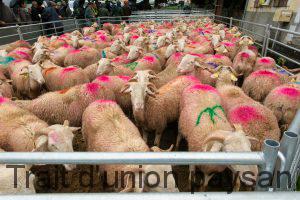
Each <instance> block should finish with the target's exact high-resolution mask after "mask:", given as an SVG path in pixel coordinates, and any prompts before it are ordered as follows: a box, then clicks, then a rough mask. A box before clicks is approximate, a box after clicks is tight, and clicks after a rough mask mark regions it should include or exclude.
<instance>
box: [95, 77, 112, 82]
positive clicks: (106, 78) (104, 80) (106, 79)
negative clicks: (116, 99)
mask: <svg viewBox="0 0 300 200" xmlns="http://www.w3.org/2000/svg"><path fill="white" fill-rule="evenodd" d="M97 80H98V81H101V82H108V81H110V78H109V76H98V77H97Z"/></svg>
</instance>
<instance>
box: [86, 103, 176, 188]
mask: <svg viewBox="0 0 300 200" xmlns="http://www.w3.org/2000/svg"><path fill="white" fill-rule="evenodd" d="M82 133H83V135H84V138H85V141H86V143H87V150H88V151H96V152H149V151H150V149H149V147H148V146H147V145H146V143H145V142H144V141H143V139H142V138H141V136H140V133H139V130H138V129H137V127H136V126H135V125H134V124H133V123H132V122H131V121H130V120H129V119H128V118H127V117H126V115H125V114H124V113H123V111H122V109H121V108H120V107H119V105H118V104H117V103H116V102H114V101H105V100H98V101H95V102H93V103H92V104H90V105H89V106H88V107H87V108H86V110H85V111H84V113H83V117H82ZM112 133H113V134H112ZM157 149H158V148H154V149H153V151H157ZM99 168H100V172H101V173H104V172H105V173H106V176H107V183H108V185H110V186H111V185H113V184H112V183H113V182H115V183H116V182H117V183H118V187H114V188H113V190H115V191H121V192H143V191H148V192H151V191H152V192H155V191H157V192H178V189H177V188H176V184H175V180H174V178H173V177H172V178H169V179H168V182H167V183H168V186H167V188H166V187H164V186H163V183H160V184H159V185H158V187H155V188H147V185H144V184H143V183H144V181H145V174H146V173H148V172H149V171H152V172H153V171H155V172H156V173H158V174H159V176H162V175H163V173H164V172H166V171H170V170H171V166H170V165H167V166H162V165H143V166H140V167H139V166H137V165H100V166H99ZM121 171H123V172H128V171H129V172H131V173H130V174H128V173H127V175H126V176H123V177H122V175H119V174H120V173H121ZM116 172H118V174H117V175H116ZM122 179H123V180H122ZM124 179H125V184H123V183H124ZM126 180H127V181H126ZM130 180H131V181H132V182H131V183H130ZM151 182H152V181H151V180H150V181H149V183H151ZM137 185H139V186H137ZM109 189H111V188H106V190H109Z"/></svg>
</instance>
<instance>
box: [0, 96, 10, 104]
mask: <svg viewBox="0 0 300 200" xmlns="http://www.w3.org/2000/svg"><path fill="white" fill-rule="evenodd" d="M8 101H9V100H8V99H7V98H4V97H0V104H2V103H6V102H8Z"/></svg>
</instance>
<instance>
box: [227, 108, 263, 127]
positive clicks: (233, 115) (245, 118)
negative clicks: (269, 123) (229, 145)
mask: <svg viewBox="0 0 300 200" xmlns="http://www.w3.org/2000/svg"><path fill="white" fill-rule="evenodd" d="M229 119H230V121H231V122H232V123H242V124H247V123H249V122H252V121H255V120H258V121H260V120H263V119H264V117H263V116H262V115H261V114H260V113H259V112H258V111H257V110H256V108H254V107H251V106H240V107H237V108H234V109H233V110H232V111H230V113H229Z"/></svg>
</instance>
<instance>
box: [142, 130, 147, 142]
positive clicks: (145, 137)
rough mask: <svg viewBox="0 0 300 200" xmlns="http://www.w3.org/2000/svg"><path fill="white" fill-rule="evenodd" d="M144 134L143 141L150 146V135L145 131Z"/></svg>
mask: <svg viewBox="0 0 300 200" xmlns="http://www.w3.org/2000/svg"><path fill="white" fill-rule="evenodd" d="M142 133H143V140H144V141H145V142H146V144H148V133H147V132H146V131H145V130H144V129H143V130H142Z"/></svg>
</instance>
